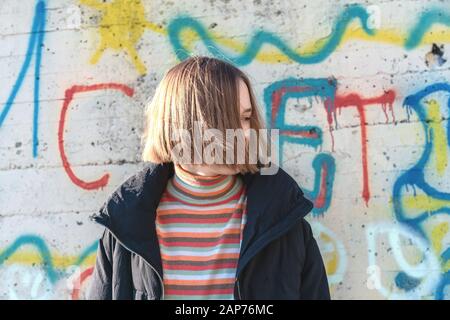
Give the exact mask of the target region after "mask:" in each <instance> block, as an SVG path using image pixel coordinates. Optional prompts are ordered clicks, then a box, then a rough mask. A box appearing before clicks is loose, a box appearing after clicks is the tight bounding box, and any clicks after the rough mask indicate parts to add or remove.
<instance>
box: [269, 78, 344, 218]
mask: <svg viewBox="0 0 450 320" xmlns="http://www.w3.org/2000/svg"><path fill="white" fill-rule="evenodd" d="M335 93H336V81H335V80H330V79H295V78H287V79H285V80H282V81H278V82H275V83H273V84H271V85H270V86H268V87H267V88H266V89H265V90H264V103H265V107H266V109H265V111H266V112H265V116H266V122H267V127H268V128H276V129H279V130H280V136H279V150H278V159H279V163H280V164H282V163H283V145H284V144H285V143H296V144H300V145H306V146H308V147H314V148H316V149H317V147H319V146H321V145H322V130H321V129H320V128H319V127H317V126H305V125H303V126H299V125H287V124H285V121H286V120H285V119H286V114H285V113H286V105H287V101H288V100H289V99H290V98H297V99H298V98H303V99H308V100H309V102H310V103H312V99H313V98H317V97H318V98H320V99H322V100H323V101H325V100H328V101H329V105H330V104H333V103H334V99H335ZM275 97H278V99H279V101H278V100H276V98H275ZM274 100H275V101H274ZM275 104H277V105H275ZM274 112H275V113H276V114H275V115H274V114H273V113H274ZM297 133H307V134H311V133H313V134H315V136H314V135H313V136H308V135H306V136H302V135H301V134H300V137H298V135H299V134H297ZM324 168H325V169H326V175H325V181H323V172H324V171H323V169H324ZM313 169H314V172H315V174H314V187H313V190H305V194H306V195H307V196H308V197H309V198H310V199H316V200H317V198H318V197H319V195H320V193H321V187H324V186H323V184H325V187H326V190H325V191H326V194H325V199H324V200H325V202H324V204H323V206H321V207H314V209H313V214H314V215H320V214H323V213H324V212H325V211H326V210H327V209H328V208H329V206H330V203H331V196H332V190H333V182H334V176H335V161H334V158H333V157H332V156H331V155H328V154H324V153H321V154H318V155H317V156H316V157H315V158H314V160H313Z"/></svg>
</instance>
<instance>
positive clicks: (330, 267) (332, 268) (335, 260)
mask: <svg viewBox="0 0 450 320" xmlns="http://www.w3.org/2000/svg"><path fill="white" fill-rule="evenodd" d="M320 238H321V241H323V242H324V243H328V244H333V245H334V240H333V239H332V238H331V237H329V236H328V235H327V234H325V233H323V232H322V233H321V234H320ZM325 260H326V261H325V269H326V272H327V274H328V275H332V274H335V273H336V271H337V268H338V266H339V252H337V250H333V251H329V252H327V255H326V258H325Z"/></svg>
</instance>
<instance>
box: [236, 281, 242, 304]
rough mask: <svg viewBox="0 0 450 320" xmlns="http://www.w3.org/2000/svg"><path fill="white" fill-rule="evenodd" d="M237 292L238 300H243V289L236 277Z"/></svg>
mask: <svg viewBox="0 0 450 320" xmlns="http://www.w3.org/2000/svg"><path fill="white" fill-rule="evenodd" d="M236 284H237V291H238V300H242V297H241V289H240V288H239V278H238V277H236Z"/></svg>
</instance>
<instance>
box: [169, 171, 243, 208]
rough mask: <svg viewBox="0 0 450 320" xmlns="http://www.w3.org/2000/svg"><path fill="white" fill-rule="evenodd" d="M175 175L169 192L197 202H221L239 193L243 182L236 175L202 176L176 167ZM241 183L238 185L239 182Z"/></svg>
mask: <svg viewBox="0 0 450 320" xmlns="http://www.w3.org/2000/svg"><path fill="white" fill-rule="evenodd" d="M174 169H175V174H174V175H173V177H172V179H171V181H170V184H169V186H168V190H169V192H170V193H171V194H172V195H173V196H175V197H177V198H184V199H186V198H190V199H195V200H205V201H208V202H209V200H213V201H214V200H219V199H222V198H223V197H224V196H229V195H230V193H233V192H237V191H239V189H240V187H241V184H242V181H240V179H238V177H237V176H236V175H223V174H217V175H212V176H202V175H198V174H195V173H192V172H190V171H187V170H185V169H183V168H182V167H181V166H179V165H175V166H174ZM238 181H239V182H240V183H237V182H238Z"/></svg>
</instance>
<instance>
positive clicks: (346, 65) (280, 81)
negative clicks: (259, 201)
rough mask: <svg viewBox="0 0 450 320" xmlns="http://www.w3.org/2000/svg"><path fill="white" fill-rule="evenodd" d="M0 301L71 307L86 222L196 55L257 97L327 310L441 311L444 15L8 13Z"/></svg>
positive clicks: (383, 11)
mask: <svg viewBox="0 0 450 320" xmlns="http://www.w3.org/2000/svg"><path fill="white" fill-rule="evenodd" d="M0 15H1V17H2V19H0V21H1V22H0V35H1V46H0V58H1V66H2V67H1V78H0V82H1V87H2V89H1V90H0V298H1V299H83V297H85V293H86V287H87V284H88V283H89V277H90V275H91V273H92V266H93V264H94V262H95V252H96V248H97V239H98V238H99V236H100V235H101V231H102V230H101V228H99V227H98V226H96V225H94V223H93V222H91V221H90V220H89V219H88V217H89V215H91V214H92V213H93V212H95V211H96V210H98V208H99V207H100V205H101V204H102V203H103V202H104V201H105V199H106V198H107V196H108V195H109V194H110V193H111V192H112V191H113V190H114V189H115V188H116V187H117V186H118V185H119V184H120V183H121V182H122V181H123V180H124V179H126V178H127V177H128V176H130V175H132V174H133V173H134V172H136V171H137V170H139V169H140V168H141V167H143V163H142V162H140V160H139V155H140V150H139V148H140V134H141V133H142V129H143V118H142V115H143V108H144V105H145V103H146V101H147V100H148V99H149V98H150V97H151V96H152V94H153V92H154V89H155V87H156V85H157V83H158V82H159V80H160V79H161V76H162V74H163V73H164V72H165V70H167V68H169V67H171V66H173V65H174V64H176V63H178V62H179V61H181V60H183V59H185V58H187V57H189V56H190V55H192V54H207V55H210V56H215V57H219V58H223V59H227V60H231V61H233V62H234V63H235V64H236V65H238V66H239V67H240V68H241V69H242V70H244V71H245V72H246V73H247V74H249V76H250V78H251V79H252V81H253V84H254V88H255V91H256V94H257V97H258V102H259V105H260V108H261V112H262V114H263V115H264V116H265V121H266V125H267V127H270V128H278V129H280V144H279V154H280V159H281V164H282V167H283V168H284V169H285V170H287V171H288V172H289V173H290V174H291V175H293V176H294V177H295V178H296V180H297V181H298V183H299V184H300V185H301V186H302V188H303V189H304V191H305V194H306V195H307V196H308V197H309V198H310V199H311V200H312V201H313V202H314V204H315V208H314V211H313V212H312V214H311V215H310V216H309V217H308V220H309V221H310V222H311V224H312V226H313V229H314V233H315V236H316V238H317V240H318V242H319V246H320V249H321V252H322V255H323V258H324V260H325V264H326V269H327V274H328V278H329V282H330V285H331V291H332V297H333V298H334V299H355V298H357V299H450V286H449V283H450V273H449V272H450V230H449V228H450V215H449V214H450V182H449V181H450V167H449V152H450V150H449V146H450V123H449V120H448V119H449V109H450V62H449V61H447V60H448V58H449V52H450V1H448V0H443V1H442V0H441V1H408V0H406V1H405V0H402V1H400V0H399V1H395V0H392V1H391V0H388V1H371V0H369V1H361V2H360V3H358V1H356V2H355V1H346V0H340V1H331V0H321V1H306V0H298V1H291V0H289V1H284V0H271V1H266V0H253V1H238V0H228V1H225V0H210V1H204V0H198V1H185V0H177V1H162V0H158V1H155V0H106V1H100V0H24V1H15V0H2V1H1V2H0Z"/></svg>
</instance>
